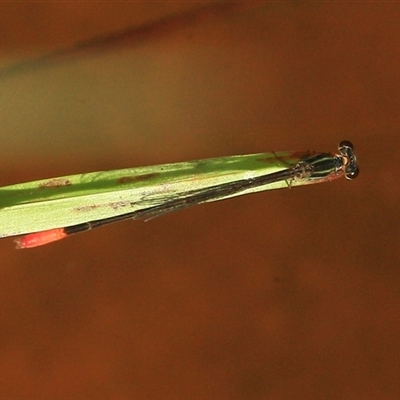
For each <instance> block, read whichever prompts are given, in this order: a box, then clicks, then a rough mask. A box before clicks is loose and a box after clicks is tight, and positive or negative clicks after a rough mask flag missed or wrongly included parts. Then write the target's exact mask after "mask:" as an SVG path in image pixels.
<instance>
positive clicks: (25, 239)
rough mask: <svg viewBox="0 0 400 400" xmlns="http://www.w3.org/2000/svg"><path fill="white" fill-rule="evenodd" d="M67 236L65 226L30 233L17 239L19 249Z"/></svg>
mask: <svg viewBox="0 0 400 400" xmlns="http://www.w3.org/2000/svg"><path fill="white" fill-rule="evenodd" d="M66 236H67V234H66V233H65V230H64V228H56V229H49V230H48V231H42V232H35V233H29V234H28V235H25V236H22V237H20V238H18V239H15V240H14V242H15V243H16V248H17V249H29V248H32V247H37V246H43V245H44V244H48V243H51V242H55V241H56V240H61V239H64V238H65V237H66Z"/></svg>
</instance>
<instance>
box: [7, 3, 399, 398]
mask: <svg viewBox="0 0 400 400" xmlns="http://www.w3.org/2000/svg"><path fill="white" fill-rule="evenodd" d="M399 16H400V5H399V3H397V2H384V3H383V2H375V3H374V2H353V3H349V2H243V3H240V2H237V3H225V2H218V3H215V2H179V3H178V2H140V3H132V2H116V3H111V2H110V3H107V2H31V3H1V4H0V38H1V39H0V55H1V57H0V87H1V90H0V121H1V126H2V128H1V142H2V158H1V169H2V171H3V173H2V183H1V184H2V185H7V184H11V183H17V182H23V181H29V180H33V179H40V178H47V177H53V176H61V175H68V174H73V173H80V172H89V171H96V170H106V169H119V168H125V167H134V166H142V165H152V164H158V163H166V162H176V161H187V160H192V159H200V158H208V157H215V156H224V155H233V154H246V153H253V152H254V153H256V152H265V151H273V150H308V149H310V150H318V151H336V148H337V144H338V143H339V141H341V140H343V139H347V140H350V141H352V142H353V143H354V145H355V148H356V154H357V155H358V158H359V164H360V170H361V172H360V175H359V177H358V178H357V179H356V180H355V181H352V182H348V181H346V180H345V179H342V180H340V181H336V182H333V183H331V184H324V185H313V186H310V187H304V188H296V189H293V190H281V191H272V192H266V193H259V194H255V195H251V196H244V197H239V198H235V199H232V200H229V201H222V202H217V203H213V204H208V205H204V206H199V207H196V208H193V209H190V210H185V211H182V212H179V213H173V214H170V215H166V216H164V217H162V218H157V219H154V220H151V221H149V222H147V223H144V222H142V221H136V222H125V223H121V224H116V225H115V226H110V227H106V228H102V229H99V230H95V231H92V232H89V233H86V234H85V235H76V236H75V237H71V238H69V239H67V240H64V241H60V242H57V243H54V244H52V245H49V246H44V247H42V248H37V249H33V250H25V251H22V250H21V251H17V250H14V248H13V243H12V240H11V239H4V240H2V241H1V242H0V246H1V247H0V248H1V252H2V254H3V256H2V263H1V268H0V285H1V290H0V297H1V300H0V307H1V308H0V318H1V319H0V335H1V344H0V346H1V351H0V354H1V355H0V398H2V399H115V400H120V399H164V400H167V399H363V400H366V399H398V398H400V384H399V376H400V369H399V366H400V344H399V334H400V315H399V309H400V298H399V293H400V272H399V266H398V264H397V263H398V260H399V246H398V243H397V242H398V238H399V231H400V224H399V217H398V216H399V197H400V189H399V184H398V182H397V181H396V179H397V178H395V175H396V174H397V169H398V167H396V162H397V159H396V157H399V152H398V150H397V146H398V144H399V134H398V132H399V126H400V113H399V104H400V103H399V97H400V78H399V77H400V75H399V65H400V28H399V27H400V25H399ZM94 38H97V39H96V40H93V39H94ZM77 43H81V45H80V46H78V45H77ZM396 154H398V155H397V156H396Z"/></svg>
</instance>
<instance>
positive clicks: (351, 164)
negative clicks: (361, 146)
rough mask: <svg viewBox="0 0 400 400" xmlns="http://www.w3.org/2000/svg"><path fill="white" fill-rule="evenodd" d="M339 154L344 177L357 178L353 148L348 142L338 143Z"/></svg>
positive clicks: (357, 171)
mask: <svg viewBox="0 0 400 400" xmlns="http://www.w3.org/2000/svg"><path fill="white" fill-rule="evenodd" d="M339 152H340V154H341V155H342V157H343V164H344V167H345V170H344V171H345V177H346V179H349V180H351V179H354V178H357V176H358V173H359V169H358V166H357V158H356V155H355V154H354V146H353V144H352V143H351V142H349V141H348V140H342V141H341V142H340V143H339Z"/></svg>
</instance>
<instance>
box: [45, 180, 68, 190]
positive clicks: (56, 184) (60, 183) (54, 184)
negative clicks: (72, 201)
mask: <svg viewBox="0 0 400 400" xmlns="http://www.w3.org/2000/svg"><path fill="white" fill-rule="evenodd" d="M71 185H72V183H71V181H70V180H69V179H61V178H54V179H49V180H48V181H46V182H42V183H41V184H40V185H39V189H53V188H60V187H64V186H71Z"/></svg>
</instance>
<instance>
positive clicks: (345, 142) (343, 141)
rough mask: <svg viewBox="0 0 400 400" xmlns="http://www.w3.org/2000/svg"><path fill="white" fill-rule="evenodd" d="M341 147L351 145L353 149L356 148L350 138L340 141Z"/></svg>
mask: <svg viewBox="0 0 400 400" xmlns="http://www.w3.org/2000/svg"><path fill="white" fill-rule="evenodd" d="M341 147H350V149H351V150H354V146H353V143H351V142H349V141H348V140H342V141H341V142H340V143H339V148H341Z"/></svg>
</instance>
